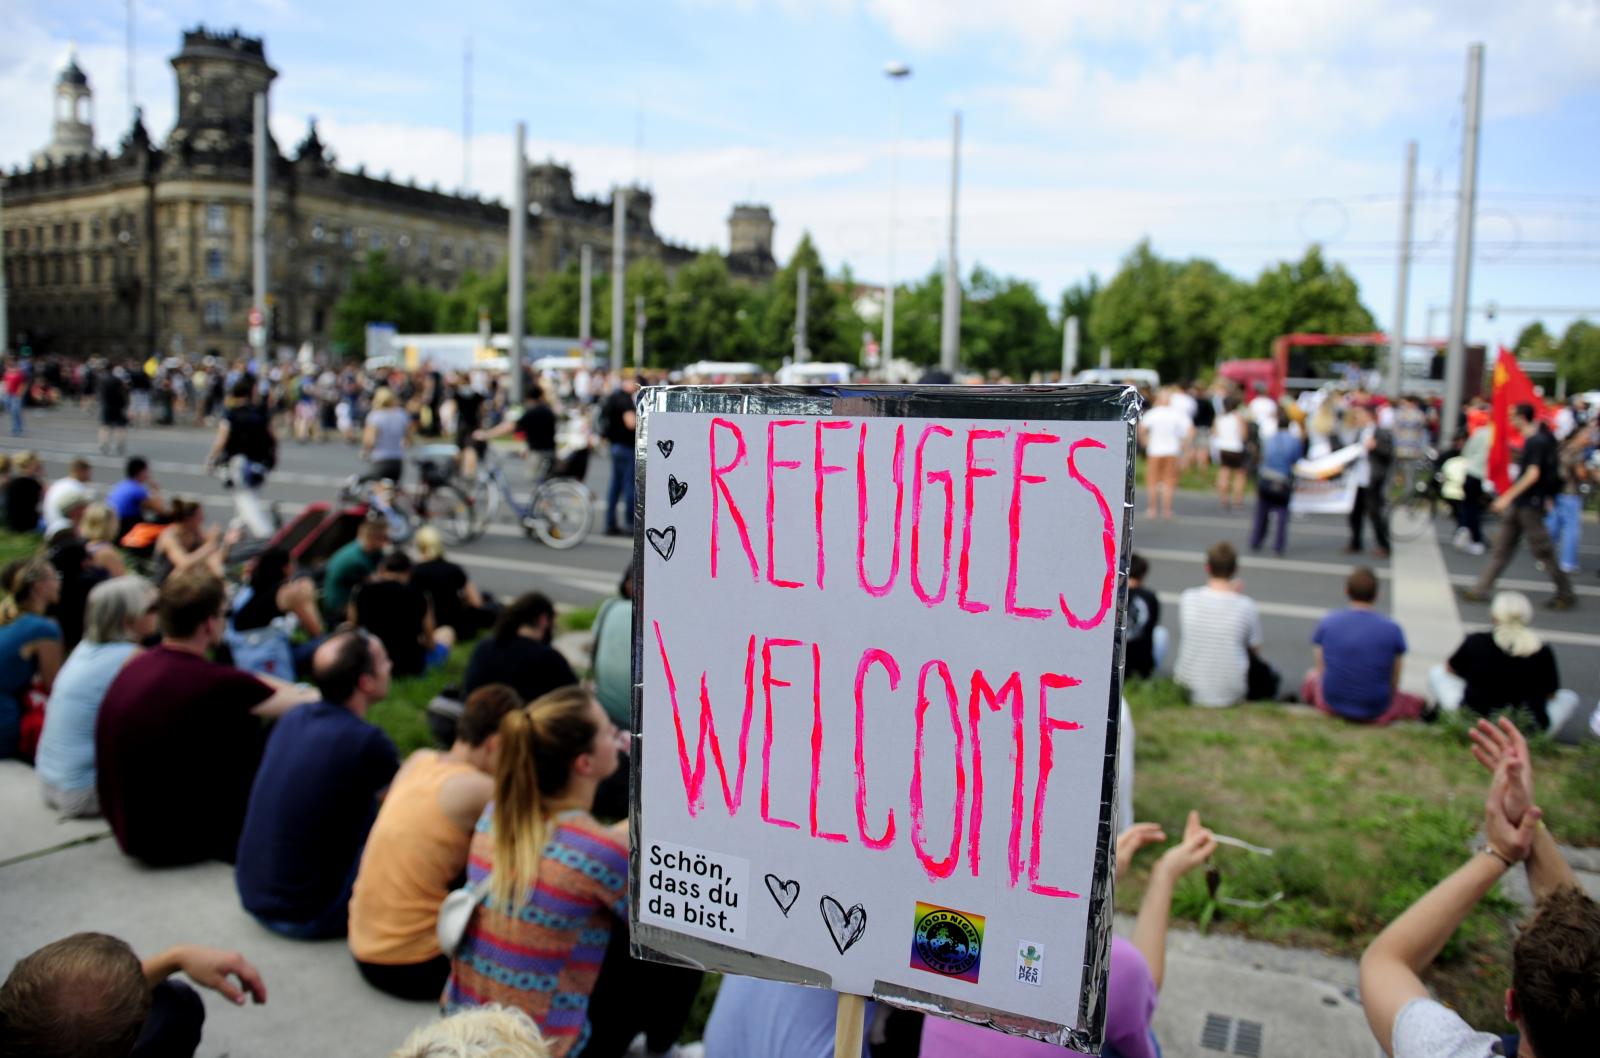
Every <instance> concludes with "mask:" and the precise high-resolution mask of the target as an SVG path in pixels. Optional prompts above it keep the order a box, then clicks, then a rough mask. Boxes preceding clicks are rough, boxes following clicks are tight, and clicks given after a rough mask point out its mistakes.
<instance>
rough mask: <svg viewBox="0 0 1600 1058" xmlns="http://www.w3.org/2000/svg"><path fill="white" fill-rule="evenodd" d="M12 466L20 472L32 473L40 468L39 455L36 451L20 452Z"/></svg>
mask: <svg viewBox="0 0 1600 1058" xmlns="http://www.w3.org/2000/svg"><path fill="white" fill-rule="evenodd" d="M11 466H12V468H13V469H15V470H16V472H17V473H18V474H32V473H33V472H34V471H35V470H38V469H39V456H38V455H37V454H36V453H34V452H18V453H17V455H16V458H15V459H14V460H13V461H12V463H11Z"/></svg>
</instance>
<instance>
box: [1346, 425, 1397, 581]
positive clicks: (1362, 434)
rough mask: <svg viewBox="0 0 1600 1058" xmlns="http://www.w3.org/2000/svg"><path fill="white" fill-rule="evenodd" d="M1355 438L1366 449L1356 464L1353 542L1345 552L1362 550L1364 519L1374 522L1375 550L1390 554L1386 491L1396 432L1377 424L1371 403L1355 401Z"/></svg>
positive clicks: (1352, 516) (1356, 442) (1377, 555)
mask: <svg viewBox="0 0 1600 1058" xmlns="http://www.w3.org/2000/svg"><path fill="white" fill-rule="evenodd" d="M1351 410H1352V413H1353V415H1354V421H1355V428H1356V439H1355V441H1354V442H1353V443H1354V444H1358V445H1360V446H1361V447H1362V449H1363V455H1362V456H1361V459H1360V461H1359V462H1358V463H1357V464H1356V469H1355V475H1356V500H1355V503H1354V504H1353V505H1352V506H1351V508H1350V544H1349V546H1348V547H1346V548H1345V554H1347V555H1355V554H1360V552H1361V530H1362V525H1363V522H1364V521H1371V522H1372V536H1373V539H1374V540H1375V541H1376V542H1377V545H1378V546H1377V547H1375V548H1373V550H1372V553H1373V555H1374V556H1376V557H1378V558H1388V557H1389V512H1388V511H1387V510H1385V509H1384V492H1385V490H1386V489H1387V488H1388V485H1389V468H1390V467H1391V466H1393V465H1394V435H1393V434H1391V433H1390V432H1389V431H1388V430H1385V429H1382V428H1381V427H1379V426H1378V420H1377V419H1376V418H1374V417H1373V414H1372V408H1371V406H1370V405H1368V404H1364V403H1358V404H1352V405H1351Z"/></svg>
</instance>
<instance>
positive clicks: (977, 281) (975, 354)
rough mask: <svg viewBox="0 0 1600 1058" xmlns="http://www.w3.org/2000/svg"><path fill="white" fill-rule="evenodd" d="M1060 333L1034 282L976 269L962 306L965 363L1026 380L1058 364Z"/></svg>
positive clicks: (972, 366)
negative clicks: (1056, 362) (1033, 374)
mask: <svg viewBox="0 0 1600 1058" xmlns="http://www.w3.org/2000/svg"><path fill="white" fill-rule="evenodd" d="M941 286H942V284H941ZM940 293H941V295H942V293H943V291H942V289H941V291H940ZM1059 335H1060V332H1059V331H1058V330H1057V329H1056V327H1055V325H1054V324H1053V323H1052V322H1051V321H1050V310H1049V309H1047V308H1046V307H1045V303H1044V302H1043V301H1042V300H1041V299H1040V298H1039V292H1038V291H1037V290H1035V289H1034V288H1033V284H1032V283H1027V282H1024V281H1023V280H1020V279H1014V278H1010V277H1007V278H1001V277H1000V276H997V275H995V274H994V273H993V272H990V271H989V270H988V269H986V268H983V267H982V266H978V267H976V268H974V269H973V270H972V277H971V279H969V280H968V283H967V296H966V297H965V298H963V305H962V310H961V362H962V364H963V365H965V366H966V367H967V368H969V369H971V370H974V371H981V372H984V373H989V372H995V373H998V374H1000V375H1003V376H1006V377H1008V378H1010V379H1011V380H1012V381H1015V382H1024V381H1027V379H1028V377H1029V376H1030V375H1031V374H1032V373H1033V372H1035V371H1044V370H1047V369H1048V368H1050V367H1051V366H1052V365H1053V363H1054V361H1055V357H1056V347H1057V340H1058V338H1059Z"/></svg>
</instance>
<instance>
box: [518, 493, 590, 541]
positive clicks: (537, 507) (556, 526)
mask: <svg viewBox="0 0 1600 1058" xmlns="http://www.w3.org/2000/svg"><path fill="white" fill-rule="evenodd" d="M529 506H530V507H531V508H532V510H531V512H530V514H529V520H530V522H531V526H532V529H533V532H534V535H536V536H538V538H539V539H540V540H542V541H544V543H545V545H546V546H547V547H553V548H555V549H556V550H558V551H565V550H566V549H567V548H569V547H577V546H578V545H579V544H581V543H583V538H584V537H586V536H588V535H589V530H590V528H591V527H592V526H593V525H594V506H593V505H592V504H591V503H590V497H589V490H588V489H586V488H584V487H583V486H582V485H580V484H578V483H577V482H576V481H568V480H565V479H563V478H556V479H553V480H551V481H546V482H545V483H544V484H543V485H540V486H539V488H538V490H537V491H536V492H534V494H533V499H532V500H530V501H529Z"/></svg>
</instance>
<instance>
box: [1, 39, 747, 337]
mask: <svg viewBox="0 0 1600 1058" xmlns="http://www.w3.org/2000/svg"><path fill="white" fill-rule="evenodd" d="M172 66H173V71H174V75H175V79H176V82H177V91H178V116H177V120H176V122H175V124H174V126H173V129H172V131H171V132H170V133H169V134H168V136H167V138H166V141H165V143H164V144H162V145H160V146H157V145H156V144H155V143H154V142H153V141H152V140H151V138H150V136H149V134H148V133H147V132H146V130H145V128H144V124H143V121H142V118H140V117H137V116H136V117H135V120H134V123H133V127H132V128H131V129H130V130H129V131H128V133H127V135H126V136H124V138H123V140H122V143H121V145H120V147H119V149H118V150H117V152H116V153H115V154H111V153H108V152H104V151H95V150H94V149H93V147H92V144H93V128H92V109H91V108H92V95H91V92H90V88H89V83H88V78H87V77H86V76H85V75H84V73H83V72H82V71H81V70H79V69H78V66H77V64H76V62H72V63H69V65H68V66H67V68H66V69H65V70H63V71H62V73H61V75H60V78H59V79H58V82H57V85H56V100H57V102H56V113H55V132H54V136H53V137H52V142H51V143H50V145H49V146H47V147H46V148H45V149H43V150H42V151H40V152H39V153H38V154H36V155H35V157H34V159H33V164H32V165H31V167H30V168H28V169H26V170H21V169H18V170H14V171H13V172H12V173H11V174H9V175H8V176H6V178H5V181H6V187H5V191H4V195H5V199H4V213H3V224H4V240H5V278H6V282H7V287H8V289H9V292H10V298H9V302H10V319H11V330H12V344H13V345H22V344H29V345H31V346H32V347H33V348H34V349H35V350H37V351H39V352H60V353H65V354H68V355H75V356H83V355H93V354H105V355H114V356H124V355H136V356H139V357H141V358H142V357H143V356H145V355H148V354H149V353H151V352H159V353H176V354H179V355H184V354H196V353H206V352H215V353H230V354H231V353H233V352H235V351H236V350H237V349H239V348H240V347H241V346H242V345H243V344H244V343H245V341H246V336H247V325H248V316H249V310H250V307H251V306H250V301H251V274H250V269H251V263H250V261H251V255H250V248H251V247H250V240H251V232H250V226H251V201H250V199H251V182H250V180H251V153H252V128H253V120H252V106H253V102H252V101H253V97H254V95H255V93H257V92H266V91H268V89H269V87H270V85H271V83H272V80H273V78H274V77H276V76H277V72H276V71H275V70H273V68H272V67H271V66H270V65H268V63H267V60H266V53H265V49H264V47H263V43H262V41H261V40H259V39H256V38H251V37H245V36H241V35H240V34H239V33H238V32H232V33H216V32H212V31H208V30H206V29H204V28H203V27H202V28H200V29H196V30H194V31H192V32H187V33H185V34H184V37H183V48H182V50H181V51H180V52H179V53H178V54H177V55H176V56H174V57H173V59H172ZM268 158H269V163H268V164H269V171H270V177H269V181H270V182H269V220H268V229H267V232H268V236H267V237H268V268H269V271H270V282H269V289H270V290H271V291H272V299H273V300H272V317H273V319H272V325H273V332H274V339H275V342H276V343H277V344H283V345H299V344H300V343H302V342H305V341H310V342H312V343H313V344H315V345H316V346H317V347H318V348H319V349H320V348H323V347H324V346H325V345H326V341H327V334H328V329H329V326H330V324H331V320H332V313H333V305H334V302H335V301H337V300H338V297H339V294H340V292H341V291H342V290H343V288H344V284H345V280H346V277H347V276H348V274H349V273H350V271H351V270H352V269H356V268H359V267H361V265H362V264H363V262H364V260H365V258H366V255H367V254H368V253H371V252H373V251H378V250H381V251H384V252H385V253H386V254H387V255H388V257H389V259H390V260H391V261H393V262H395V263H396V264H398V265H399V266H400V268H401V269H402V270H403V271H404V272H405V273H406V275H407V276H408V277H409V278H410V279H412V280H414V281H416V282H418V283H421V284H424V285H426V286H430V287H434V288H437V289H450V288H451V287H453V286H454V285H455V284H456V282H457V280H458V278H459V277H460V276H461V275H462V274H463V273H465V272H468V271H474V270H476V271H480V272H481V271H485V270H487V269H490V268H493V267H495V266H496V265H497V264H498V263H499V262H500V261H501V259H502V258H503V257H504V255H505V252H506V231H507V228H508V224H509V212H508V210H507V209H506V207H505V206H503V205H502V204H500V203H498V202H493V201H488V200H485V199H482V198H479V197H476V196H471V195H454V194H449V193H446V192H441V191H439V190H438V189H437V188H434V189H427V188H421V187H418V186H416V185H415V184H402V183H398V182H396V181H393V180H390V179H388V178H387V177H386V176H385V177H381V178H380V177H377V176H373V175H370V174H368V173H367V172H366V171H365V170H364V169H361V168H358V169H356V170H355V171H353V172H351V171H347V170H343V169H340V168H338V167H337V166H336V164H335V161H334V158H333V155H332V154H331V152H330V151H329V150H328V149H327V147H326V146H325V145H324V144H323V143H322V141H321V139H320V138H319V137H318V135H317V130H316V127H315V125H314V124H313V125H312V126H311V128H310V129H309V131H308V132H307V134H306V137H305V139H304V140H303V141H302V142H301V143H300V144H299V145H298V146H297V147H296V148H295V150H294V153H293V154H292V155H286V154H284V153H282V152H280V151H279V149H278V146H277V144H276V143H271V142H269V144H268ZM528 189H529V214H530V215H529V218H528V262H527V264H528V275H529V277H530V278H531V279H533V280H535V281H537V280H538V279H539V278H540V277H541V276H544V275H546V274H548V273H550V272H552V271H557V270H560V269H562V268H565V267H566V266H567V265H568V263H569V262H571V261H574V260H576V259H577V257H578V255H579V253H580V252H581V249H580V248H581V247H582V246H583V245H584V244H585V243H588V244H589V245H590V246H592V247H593V253H594V260H595V268H596V274H599V273H600V272H601V271H602V270H604V269H607V268H609V259H610V252H611V217H612V203H611V201H610V199H609V198H607V199H599V198H593V199H591V198H584V197H582V196H580V195H578V194H576V193H575V192H574V190H573V184H572V172H571V170H570V169H568V168H566V167H564V166H560V165H557V164H555V163H545V164H541V165H535V166H532V167H530V169H529V173H528ZM651 205H652V199H651V195H650V192H649V191H648V190H645V189H642V188H629V189H627V202H626V208H627V215H628V233H627V235H628V257H629V259H630V260H633V259H636V258H638V257H654V258H657V259H659V260H661V261H662V262H663V263H664V264H665V265H666V266H667V268H668V269H669V270H674V269H676V267H678V266H679V265H681V264H683V263H685V262H687V261H689V260H692V259H693V258H694V256H695V255H696V253H697V251H696V250H694V249H691V248H689V247H687V246H682V245H678V244H674V243H671V242H668V241H667V240H665V239H663V238H662V237H661V236H659V235H658V234H657V233H656V231H655V229H654V227H653V226H652V224H651V219H650V210H651ZM729 228H730V246H729V251H730V252H729V254H728V265H729V269H730V270H731V271H732V272H733V274H734V275H735V276H740V277H744V278H748V279H759V278H763V277H766V276H769V275H771V274H772V272H773V271H774V269H775V265H774V262H773V259H772V216H771V213H770V212H769V211H768V210H767V208H766V207H765V206H751V205H740V206H737V207H735V209H734V211H733V214H732V216H731V217H730V218H729ZM354 352H359V350H355V351H354Z"/></svg>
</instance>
